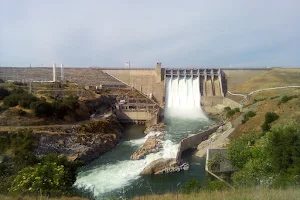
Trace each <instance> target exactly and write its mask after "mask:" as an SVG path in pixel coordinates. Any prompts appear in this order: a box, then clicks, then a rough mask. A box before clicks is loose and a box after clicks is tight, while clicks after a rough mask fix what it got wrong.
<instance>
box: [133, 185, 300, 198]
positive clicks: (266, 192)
mask: <svg viewBox="0 0 300 200" xmlns="http://www.w3.org/2000/svg"><path fill="white" fill-rule="evenodd" d="M176 199H179V200H200V199H201V200H299V199H300V189H299V188H298V189H297V188H290V189H286V190H282V189H238V190H227V191H215V192H207V191H203V192H200V193H194V194H178V195H177V194H164V195H148V196H141V197H135V198H134V200H176Z"/></svg>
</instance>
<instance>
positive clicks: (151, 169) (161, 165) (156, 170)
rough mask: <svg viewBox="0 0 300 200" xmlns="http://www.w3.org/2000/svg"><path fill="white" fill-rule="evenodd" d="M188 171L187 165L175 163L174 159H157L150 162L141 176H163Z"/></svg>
mask: <svg viewBox="0 0 300 200" xmlns="http://www.w3.org/2000/svg"><path fill="white" fill-rule="evenodd" d="M188 169H189V164H187V163H177V162H176V160H175V159H174V158H169V159H164V158H159V159H157V160H154V161H152V162H151V163H150V164H149V165H148V166H147V167H145V169H144V170H143V171H142V172H141V174H165V173H174V172H180V171H184V170H188Z"/></svg>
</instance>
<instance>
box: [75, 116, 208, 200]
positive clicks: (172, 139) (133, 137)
mask: <svg viewBox="0 0 300 200" xmlns="http://www.w3.org/2000/svg"><path fill="white" fill-rule="evenodd" d="M166 123H167V128H166V140H165V141H164V143H163V149H162V150H161V151H160V152H158V153H153V154H150V155H148V156H146V158H144V159H141V160H136V161H133V160H130V156H131V155H132V153H133V152H134V151H136V150H138V149H139V148H140V147H141V146H142V145H143V144H144V142H145V141H146V139H147V136H146V137H145V134H144V133H143V131H144V126H141V125H132V126H129V127H125V137H124V139H123V140H122V141H121V142H120V144H119V145H118V146H117V147H116V148H114V149H113V150H111V151H109V152H107V153H105V154H104V155H102V156H101V157H100V158H98V159H97V160H95V161H93V162H92V163H90V164H88V165H87V166H84V167H83V168H81V169H80V172H79V174H78V177H77V181H76V183H75V186H76V187H78V188H80V187H84V188H89V189H90V190H91V191H92V192H93V193H94V196H95V197H97V198H99V199H101V198H103V197H107V196H113V197H127V198H129V197H132V196H136V195H143V194H152V193H155V194H158V193H165V192H172V191H174V192H175V191H176V190H177V189H178V188H180V187H181V186H182V185H184V184H185V183H186V182H187V181H188V180H189V179H191V178H197V179H198V180H203V178H204V172H205V170H204V167H205V166H204V164H205V161H204V160H203V159H200V158H198V157H195V156H194V155H193V153H191V152H185V153H184V154H183V159H184V161H186V162H188V163H189V164H190V169H189V170H188V171H184V172H180V173H172V174H163V175H143V176H141V175H139V173H140V172H141V171H142V170H143V169H144V167H146V166H147V165H148V164H149V163H150V162H151V161H153V160H156V159H158V158H175V156H176V153H177V149H178V143H179V141H180V140H181V139H182V138H184V137H187V136H190V135H192V134H195V133H199V132H201V131H203V130H206V129H207V128H208V127H209V126H210V125H211V124H212V123H213V122H212V121H211V120H208V119H194V120H192V119H182V118H181V119H180V118H169V119H168V120H166ZM149 134H150V135H152V134H155V133H154V132H151V133H149ZM149 134H148V135H149Z"/></svg>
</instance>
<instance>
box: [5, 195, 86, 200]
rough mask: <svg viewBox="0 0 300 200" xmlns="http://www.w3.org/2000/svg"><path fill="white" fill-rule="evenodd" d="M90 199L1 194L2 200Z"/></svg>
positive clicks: (83, 199)
mask: <svg viewBox="0 0 300 200" xmlns="http://www.w3.org/2000/svg"><path fill="white" fill-rule="evenodd" d="M35 199H36V200H88V199H87V198H80V197H59V198H48V197H45V196H24V197H21V196H18V197H8V196H2V195H0V200H35Z"/></svg>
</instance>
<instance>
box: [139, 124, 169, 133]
mask: <svg viewBox="0 0 300 200" xmlns="http://www.w3.org/2000/svg"><path fill="white" fill-rule="evenodd" d="M165 126H166V125H165V124H164V123H159V124H155V125H152V126H148V127H147V128H146V130H145V131H144V133H145V134H146V135H147V134H148V133H150V132H151V131H155V132H164V130H165Z"/></svg>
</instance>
